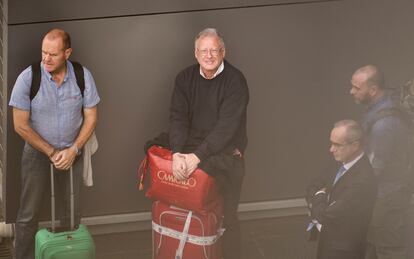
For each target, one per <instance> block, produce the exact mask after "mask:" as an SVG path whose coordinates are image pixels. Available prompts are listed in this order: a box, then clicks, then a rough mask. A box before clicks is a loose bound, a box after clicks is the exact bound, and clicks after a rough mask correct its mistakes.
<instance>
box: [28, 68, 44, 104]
mask: <svg viewBox="0 0 414 259" xmlns="http://www.w3.org/2000/svg"><path fill="white" fill-rule="evenodd" d="M41 79H42V73H41V72H40V62H39V61H38V62H34V63H33V64H32V84H31V86H30V101H31V100H33V98H35V96H36V94H37V92H38V91H39V88H40V80H41Z"/></svg>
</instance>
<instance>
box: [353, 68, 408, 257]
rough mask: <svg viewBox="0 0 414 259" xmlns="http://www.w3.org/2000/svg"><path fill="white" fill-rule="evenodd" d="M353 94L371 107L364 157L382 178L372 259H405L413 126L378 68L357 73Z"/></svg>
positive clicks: (372, 230)
mask: <svg viewBox="0 0 414 259" xmlns="http://www.w3.org/2000/svg"><path fill="white" fill-rule="evenodd" d="M351 84H352V88H351V91H350V93H351V95H352V96H353V97H354V99H355V102H356V103H357V104H363V105H365V106H366V108H367V109H366V112H365V114H364V117H363V119H362V122H361V125H362V127H363V128H364V131H365V134H366V136H367V141H366V144H365V153H366V154H367V156H368V158H369V160H370V162H371V165H372V167H373V168H374V172H375V175H376V176H377V178H378V196H377V200H376V203H375V207H374V212H373V217H372V221H371V226H370V229H369V232H368V249H367V255H366V258H367V259H388V258H392V259H406V258H407V257H408V255H407V249H406V231H405V229H406V228H407V223H406V213H407V209H408V208H409V202H410V197H411V190H410V188H411V187H410V183H411V179H412V175H410V154H411V153H410V148H411V147H410V143H412V142H411V141H410V134H411V133H410V132H409V131H410V122H409V121H408V120H407V118H405V116H404V112H403V111H401V110H399V108H398V104H397V103H395V101H394V100H393V98H392V97H391V95H390V94H389V93H387V92H386V90H385V85H384V76H383V74H382V73H381V72H380V70H379V69H378V68H377V67H376V66H373V65H367V66H364V67H361V68H359V69H358V70H356V71H355V73H354V74H353V76H352V79H351Z"/></svg>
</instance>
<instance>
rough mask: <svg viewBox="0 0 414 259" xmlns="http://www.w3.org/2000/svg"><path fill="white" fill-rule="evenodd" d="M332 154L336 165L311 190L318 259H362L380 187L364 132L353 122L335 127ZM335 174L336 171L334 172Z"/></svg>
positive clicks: (309, 193) (338, 123) (314, 183)
mask: <svg viewBox="0 0 414 259" xmlns="http://www.w3.org/2000/svg"><path fill="white" fill-rule="evenodd" d="M330 140H331V148H330V151H331V153H332V155H333V156H334V158H335V160H336V161H337V162H340V164H338V165H337V166H336V168H331V169H330V170H327V172H325V173H324V174H322V175H321V176H320V177H319V178H318V179H316V180H315V181H314V182H313V183H312V184H311V185H310V187H309V188H308V195H307V201H308V204H309V207H310V209H311V216H312V223H311V224H310V227H309V229H310V228H312V231H314V232H317V231H320V233H319V244H318V252H317V255H318V257H317V258H318V259H351V258H352V259H363V258H364V253H365V247H366V234H367V231H368V226H369V221H370V219H371V214H372V209H373V206H374V201H375V197H376V190H377V184H376V179H375V175H374V173H373V170H372V167H371V166H370V164H369V161H368V159H367V157H366V156H365V155H364V152H363V131H362V128H361V127H360V125H359V124H358V123H357V122H355V121H352V120H343V121H339V122H337V123H336V124H335V126H334V128H333V130H332V132H331V137H330ZM335 171H337V172H336V173H335Z"/></svg>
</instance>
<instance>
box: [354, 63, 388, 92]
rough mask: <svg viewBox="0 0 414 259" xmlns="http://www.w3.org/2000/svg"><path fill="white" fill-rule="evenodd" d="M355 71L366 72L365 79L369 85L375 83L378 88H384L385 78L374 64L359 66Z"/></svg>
mask: <svg viewBox="0 0 414 259" xmlns="http://www.w3.org/2000/svg"><path fill="white" fill-rule="evenodd" d="M355 73H365V74H367V80H366V82H367V83H368V85H369V86H372V85H376V86H378V87H379V88H380V89H384V88H385V78H384V74H383V73H382V71H381V70H380V69H379V68H378V67H377V66H374V65H366V66H363V67H361V68H359V69H358V70H357V71H355Z"/></svg>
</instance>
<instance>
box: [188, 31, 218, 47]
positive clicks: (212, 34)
mask: <svg viewBox="0 0 414 259" xmlns="http://www.w3.org/2000/svg"><path fill="white" fill-rule="evenodd" d="M204 37H217V39H218V40H219V43H220V47H221V48H225V45H224V40H223V37H222V36H221V34H220V33H219V32H218V30H217V29H215V28H205V29H204V30H202V31H200V32H199V33H198V34H197V36H196V37H195V40H194V48H197V42H198V40H199V39H201V38H204Z"/></svg>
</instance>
